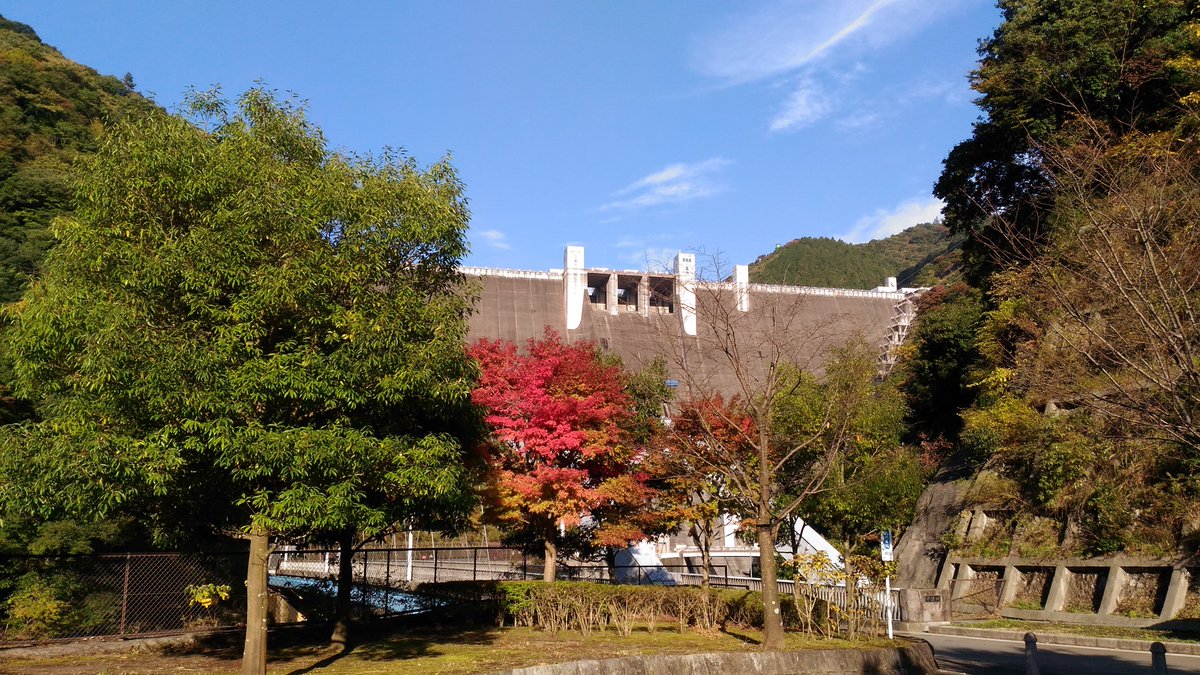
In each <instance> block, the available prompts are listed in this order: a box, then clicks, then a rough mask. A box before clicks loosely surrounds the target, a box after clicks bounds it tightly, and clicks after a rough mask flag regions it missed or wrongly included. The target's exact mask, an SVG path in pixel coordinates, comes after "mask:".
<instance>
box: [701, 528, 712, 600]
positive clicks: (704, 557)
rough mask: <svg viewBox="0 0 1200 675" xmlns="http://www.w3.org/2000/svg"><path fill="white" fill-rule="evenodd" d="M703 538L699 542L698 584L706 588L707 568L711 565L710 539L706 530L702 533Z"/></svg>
mask: <svg viewBox="0 0 1200 675" xmlns="http://www.w3.org/2000/svg"><path fill="white" fill-rule="evenodd" d="M703 537H704V540H703V543H701V544H700V563H701V565H700V585H701V586H702V587H704V588H708V570H709V568H710V567H712V539H711V538H710V537H709V536H708V532H707V531H705V532H704V534H703Z"/></svg>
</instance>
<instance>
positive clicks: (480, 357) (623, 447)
mask: <svg viewBox="0 0 1200 675" xmlns="http://www.w3.org/2000/svg"><path fill="white" fill-rule="evenodd" d="M468 351H469V353H470V354H471V356H472V357H474V358H475V360H476V361H477V362H478V363H479V366H480V371H481V375H480V382H479V386H478V387H477V388H476V389H475V391H474V392H473V393H472V400H473V401H474V402H475V403H476V404H477V405H480V406H482V407H483V408H484V409H485V410H486V418H485V419H486V422H487V424H488V425H489V426H490V428H491V431H492V439H493V443H492V444H491V454H490V457H489V464H490V469H491V471H490V472H489V474H490V488H491V496H492V499H491V507H492V511H493V516H494V517H495V518H496V519H497V520H498V521H499V522H500V523H502V524H503V525H506V526H508V527H509V528H510V529H512V530H514V531H516V533H517V534H518V535H519V538H522V539H525V540H533V541H538V540H540V541H541V542H542V543H543V545H544V551H545V560H546V563H545V579H546V580H548V581H550V580H553V579H554V576H555V562H556V556H557V551H558V548H559V545H560V543H562V541H563V540H564V532H566V531H567V530H571V534H574V535H576V536H578V535H579V534H580V532H581V530H580V525H581V524H582V521H583V519H584V517H585V516H589V518H588V522H589V526H588V528H587V529H586V537H587V538H588V539H589V540H590V542H591V543H594V544H598V545H605V546H614V545H623V544H625V543H627V542H628V541H630V540H636V539H641V538H643V537H644V536H645V534H644V532H643V530H642V529H641V528H640V527H639V526H638V521H637V518H636V514H637V512H638V510H639V507H641V506H643V505H645V504H648V503H649V502H650V501H651V495H652V490H650V488H648V487H647V486H646V482H645V478H644V476H641V475H639V473H638V472H637V468H636V465H637V462H636V459H637V457H636V455H637V452H636V449H635V448H634V447H632V444H631V443H630V441H629V438H628V434H627V433H626V432H625V429H624V425H626V424H627V422H628V421H629V419H630V417H631V401H630V398H629V396H628V394H626V392H625V389H624V384H625V373H624V370H623V368H622V367H621V365H620V364H619V363H616V362H611V361H608V360H606V359H603V358H602V357H601V356H600V354H599V353H598V352H597V350H596V347H595V346H594V345H593V344H592V343H590V342H582V341H581V342H576V343H574V344H564V343H563V341H562V340H561V339H560V338H559V336H558V334H557V333H555V332H554V331H552V330H550V329H547V330H546V334H545V337H544V338H543V339H541V340H530V341H529V343H528V345H527V347H526V349H525V352H524V353H521V352H519V351H518V349H517V345H515V344H513V343H512V342H505V341H500V340H486V339H484V340H480V341H479V342H476V343H475V344H474V345H472V346H471V347H470V348H469V350H468Z"/></svg>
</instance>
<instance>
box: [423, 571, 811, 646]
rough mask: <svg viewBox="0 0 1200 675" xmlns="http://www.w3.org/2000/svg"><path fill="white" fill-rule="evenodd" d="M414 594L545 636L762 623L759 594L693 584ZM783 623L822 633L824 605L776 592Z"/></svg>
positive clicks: (474, 588)
mask: <svg viewBox="0 0 1200 675" xmlns="http://www.w3.org/2000/svg"><path fill="white" fill-rule="evenodd" d="M417 592H418V594H420V595H422V596H425V597H427V598H430V599H437V600H438V601H440V602H444V603H448V604H450V605H458V606H464V605H466V606H470V607H474V608H475V610H476V612H478V609H479V608H480V607H484V608H486V609H487V610H491V611H493V612H494V616H496V619H497V623H498V624H500V625H504V624H511V625H515V626H530V627H538V628H542V629H544V630H546V631H548V632H551V633H557V632H559V631H563V630H578V631H580V632H582V633H584V634H589V633H591V632H592V631H596V630H605V629H607V628H609V627H612V628H615V629H616V630H617V631H618V632H619V633H621V634H623V635H628V634H630V633H631V632H633V629H634V628H635V627H636V626H645V627H646V628H647V629H648V630H650V631H651V632H653V631H655V630H657V628H658V626H659V625H660V624H667V625H674V626H675V628H676V630H678V631H680V632H682V631H685V630H687V629H688V628H696V629H699V630H715V629H717V628H719V627H721V626H724V625H725V624H726V623H727V622H728V623H734V624H737V625H743V626H747V627H761V626H762V596H761V595H760V594H759V593H755V592H750V591H730V590H724V591H716V590H712V589H704V588H699V587H695V586H606V585H601V584H594V583H589V582H570V581H557V582H553V583H547V582H544V581H501V582H452V583H446V584H423V585H422V586H420V587H419V588H418V589H417ZM781 601H782V605H783V616H784V622H785V623H784V625H785V626H787V627H790V628H804V629H805V630H811V629H812V627H813V626H814V625H818V626H820V627H821V630H825V627H824V622H823V621H815V622H814V616H816V615H817V614H820V615H822V616H825V615H826V614H827V613H826V612H825V607H824V602H823V601H821V600H816V599H810V598H801V600H800V608H802V611H798V609H797V601H796V600H795V599H794V598H793V597H792V596H787V595H785V596H782V597H781Z"/></svg>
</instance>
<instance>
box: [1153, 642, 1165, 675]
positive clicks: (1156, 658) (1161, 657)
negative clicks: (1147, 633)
mask: <svg viewBox="0 0 1200 675" xmlns="http://www.w3.org/2000/svg"><path fill="white" fill-rule="evenodd" d="M1150 675H1167V646H1166V645H1164V644H1163V643H1161V642H1155V643H1154V644H1152V645H1150Z"/></svg>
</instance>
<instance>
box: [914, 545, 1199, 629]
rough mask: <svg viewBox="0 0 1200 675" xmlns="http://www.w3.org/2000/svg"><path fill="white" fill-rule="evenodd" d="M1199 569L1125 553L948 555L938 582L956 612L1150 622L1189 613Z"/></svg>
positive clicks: (1096, 621)
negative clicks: (1083, 555)
mask: <svg viewBox="0 0 1200 675" xmlns="http://www.w3.org/2000/svg"><path fill="white" fill-rule="evenodd" d="M1196 572H1197V571H1196V570H1193V569H1190V568H1189V567H1188V566H1187V563H1186V561H1169V560H1147V559H1140V558H1133V557H1128V556H1114V557H1109V558H1071V559H1062V560H1050V561H1047V560H1031V559H1025V558H1018V557H1015V556H1011V557H1007V558H1000V559H990V558H961V557H949V558H947V559H946V562H945V564H944V565H943V566H942V572H941V575H940V578H939V580H938V587H939V588H941V589H944V590H949V591H950V592H951V598H952V603H953V606H954V611H955V613H956V614H959V615H962V614H972V613H974V614H990V615H999V616H1004V617H1009V618H1014V619H1038V620H1045V621H1066V622H1071V623H1087V624H1105V625H1126V626H1148V625H1152V624H1156V623H1161V622H1163V621H1168V620H1171V619H1177V618H1189V619H1197V618H1200V616H1191V615H1192V614H1194V613H1196V611H1195V610H1196V608H1197V606H1198V605H1200V602H1198V599H1197V598H1195V597H1192V596H1194V595H1195V594H1196V592H1197V589H1196V588H1195V584H1194V583H1192V579H1193V578H1195V577H1196V576H1197V574H1196Z"/></svg>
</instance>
